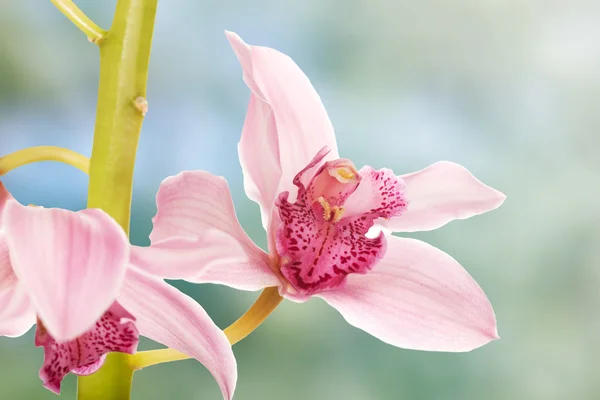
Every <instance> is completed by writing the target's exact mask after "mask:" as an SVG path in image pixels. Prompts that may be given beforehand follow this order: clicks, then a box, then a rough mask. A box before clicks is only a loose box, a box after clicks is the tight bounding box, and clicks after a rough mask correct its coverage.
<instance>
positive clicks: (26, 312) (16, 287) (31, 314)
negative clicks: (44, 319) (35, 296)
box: [0, 282, 35, 337]
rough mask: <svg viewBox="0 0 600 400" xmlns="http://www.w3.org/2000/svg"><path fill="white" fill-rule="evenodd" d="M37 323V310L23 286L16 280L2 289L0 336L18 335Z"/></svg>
mask: <svg viewBox="0 0 600 400" xmlns="http://www.w3.org/2000/svg"><path fill="white" fill-rule="evenodd" d="M33 324H35V310H34V309H33V307H32V306H31V302H30V301H29V297H28V296H27V292H25V290H24V289H23V286H22V285H20V284H18V283H17V282H14V284H13V285H11V286H5V287H4V288H2V289H0V336H8V337H18V336H21V335H23V334H25V333H26V332H27V331H28V330H29V329H30V328H31V327H32V326H33Z"/></svg>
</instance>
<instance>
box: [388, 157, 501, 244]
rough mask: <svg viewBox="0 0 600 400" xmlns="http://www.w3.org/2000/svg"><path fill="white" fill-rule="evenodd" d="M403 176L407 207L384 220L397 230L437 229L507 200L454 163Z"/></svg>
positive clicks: (443, 163)
mask: <svg viewBox="0 0 600 400" xmlns="http://www.w3.org/2000/svg"><path fill="white" fill-rule="evenodd" d="M401 178H402V179H403V180H404V182H405V183H406V198H407V200H408V203H409V205H408V208H407V210H406V211H405V212H404V213H403V214H402V215H400V216H398V217H393V218H391V219H390V220H389V221H382V222H381V225H383V226H384V227H386V228H388V229H391V230H392V231H394V232H416V231H429V230H433V229H437V228H439V227H441V226H443V225H445V224H447V223H448V222H451V221H453V220H455V219H466V218H470V217H473V216H475V215H478V214H482V213H485V212H488V211H491V210H493V209H495V208H498V207H500V205H501V204H502V203H503V202H504V199H506V196H505V195H504V194H502V193H500V192H499V191H497V190H495V189H493V188H491V187H489V186H487V185H485V184H484V183H482V182H480V181H479V180H478V179H477V178H475V177H474V176H473V175H472V174H471V173H470V172H469V171H468V170H467V169H466V168H465V167H463V166H461V165H458V164H455V163H452V162H447V161H442V162H438V163H435V164H433V165H430V166H429V167H427V168H425V169H423V170H421V171H418V172H414V173H412V174H407V175H403V176H402V177H401Z"/></svg>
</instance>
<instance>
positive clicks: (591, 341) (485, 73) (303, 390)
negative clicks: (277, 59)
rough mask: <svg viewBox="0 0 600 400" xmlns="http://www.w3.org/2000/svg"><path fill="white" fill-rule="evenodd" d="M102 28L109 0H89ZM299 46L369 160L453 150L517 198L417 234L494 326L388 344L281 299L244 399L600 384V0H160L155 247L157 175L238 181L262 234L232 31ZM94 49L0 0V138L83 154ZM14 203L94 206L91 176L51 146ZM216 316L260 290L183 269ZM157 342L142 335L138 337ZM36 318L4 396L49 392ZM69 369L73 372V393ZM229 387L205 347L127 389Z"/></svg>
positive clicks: (70, 395)
mask: <svg viewBox="0 0 600 400" xmlns="http://www.w3.org/2000/svg"><path fill="white" fill-rule="evenodd" d="M77 4H78V5H79V6H80V7H81V8H82V9H83V10H84V11H85V12H86V13H88V15H90V16H91V17H92V18H93V19H94V20H96V22H98V23H99V24H100V25H101V26H103V27H105V28H108V27H109V26H110V21H111V16H112V13H113V11H114V6H115V0H79V1H77ZM224 29H228V30H233V31H236V32H238V33H239V34H240V35H241V36H242V38H244V39H245V40H246V41H247V42H248V43H251V44H261V45H266V46H270V47H275V48H277V49H279V50H281V51H283V52H285V53H287V54H289V55H290V56H291V57H292V58H294V60H295V61H296V62H297V63H298V64H299V65H300V67H301V68H302V69H303V70H304V71H305V72H306V74H307V75H308V76H309V77H310V78H311V80H312V82H313V84H314V86H315V87H316V89H317V91H318V92H319V93H320V95H321V97H322V99H323V102H324V104H325V106H326V108H327V109H328V111H329V115H330V117H331V120H332V122H333V125H334V126H335V128H336V132H337V138H338V143H339V147H340V153H341V154H342V155H343V156H344V157H347V158H350V159H352V160H354V162H355V163H356V165H357V166H362V165H364V164H370V165H373V166H374V167H377V168H379V167H383V166H387V167H390V168H393V169H394V170H395V171H396V172H397V173H399V174H400V173H406V172H410V171H414V170H418V169H421V168H424V167H425V166H427V165H428V164H430V163H433V162H435V161H437V160H451V161H455V162H458V163H460V164H463V165H464V166H466V167H467V168H469V169H470V170H471V171H472V172H473V173H474V174H475V175H476V176H477V177H478V178H480V179H481V180H483V181H484V182H485V183H487V184H489V185H491V186H493V187H495V188H497V189H499V190H501V191H503V192H504V193H506V194H507V196H508V200H507V201H506V203H505V204H504V205H503V206H502V207H501V208H500V209H498V210H497V211H494V212H492V213H489V214H486V215H483V216H479V217H476V218H473V219H470V220H466V221H456V222H454V223H452V224H450V225H448V226H445V227H443V228H442V229H440V230H438V231H435V232H430V233H425V234H419V235H414V236H415V237H418V238H420V239H423V240H426V241H427V242H429V243H432V244H434V245H436V246H438V247H440V248H441V249H443V250H444V251H446V252H448V253H450V254H451V255H453V256H454V257H455V258H456V259H458V260H459V261H460V262H461V263H462V264H463V265H464V266H465V268H467V270H468V271H469V272H470V273H471V274H472V275H473V276H474V277H475V279H476V280H477V281H478V282H479V284H480V285H481V286H482V287H483V289H484V290H485V292H486V294H487V295H488V297H489V298H490V300H491V302H492V304H493V305H494V307H495V311H496V313H497V318H498V326H499V333H500V336H501V337H502V339H501V340H499V341H496V342H493V343H491V344H489V345H487V346H484V347H483V348H480V349H478V350H475V351H473V352H471V353H466V354H445V353H426V352H416V351H408V350H402V349H397V348H393V347H390V346H387V345H385V344H383V343H381V342H379V341H378V340H376V339H374V338H372V337H370V336H369V335H367V334H365V333H363V332H362V331H359V330H358V329H355V328H352V327H350V326H349V325H347V324H346V323H345V322H344V320H343V319H342V318H341V316H340V315H339V314H338V313H337V312H336V311H335V310H333V309H332V308H329V307H328V306H326V304H325V303H324V302H323V301H321V300H319V299H314V300H312V301H310V302H308V303H306V304H303V305H298V304H291V303H289V302H284V304H283V305H282V306H281V307H280V308H278V309H277V310H276V311H275V313H274V314H273V315H272V316H271V317H269V319H268V320H267V321H266V322H265V323H264V324H263V325H262V326H261V327H260V328H259V329H258V330H257V331H256V332H255V333H254V334H252V335H251V336H250V337H249V338H248V339H246V340H244V341H243V342H241V343H240V344H238V345H236V346H235V348H234V350H235V353H236V356H237V359H238V364H239V376H240V378H239V383H238V389H237V392H236V399H239V400H254V399H257V400H259V399H260V400H265V399H287V400H304V399H314V400H328V399H348V400H395V399H405V400H421V399H424V400H429V399H431V400H476V399H477V400H479V399H486V400H512V399H527V400H537V399H542V400H546V399H560V400H562V399H576V400H587V399H598V398H600V397H599V396H600V395H599V394H598V393H600V380H599V379H598V369H597V359H598V357H600V312H598V309H599V308H600V290H599V288H600V250H598V249H599V247H598V241H599V239H600V231H599V229H598V219H599V217H600V184H599V183H600V157H598V151H599V150H600V134H599V130H600V109H599V106H600V3H599V2H598V1H596V0H572V1H569V2H566V1H562V2H561V1H545V0H531V1H528V2H522V1H517V0H486V1H481V0H460V1H459V0H457V1H453V2H447V1H442V0H424V1H419V2H413V1H406V0H394V1H388V0H368V1H367V0H329V1H321V0H304V1H279V0H255V1H253V2H247V1H241V0H230V1H227V2H222V1H217V0H169V1H160V4H159V9H158V14H157V20H156V31H155V39H154V45H153V51H152V60H151V67H150V77H149V88H148V92H149V102H150V111H149V113H148V115H147V117H146V121H145V123H144V127H143V132H142V137H141V141H140V145H139V156H138V163H137V166H136V175H135V187H134V198H133V221H132V228H133V231H132V241H133V242H134V243H135V244H147V243H148V242H149V241H148V234H149V232H150V229H151V221H150V219H151V217H152V216H153V215H154V213H155V202H154V196H155V193H156V190H157V188H158V185H159V184H160V182H161V180H162V179H164V178H165V177H167V176H169V175H173V174H176V173H178V172H179V171H181V170H184V169H204V170H208V171H211V172H213V173H215V174H218V175H223V176H225V177H226V178H227V180H228V181H229V184H230V186H231V190H232V193H233V197H234V201H235V205H236V209H237V212H238V216H239V219H240V221H241V223H242V225H243V226H244V227H245V228H246V230H247V232H248V233H249V235H250V236H251V237H252V238H253V239H254V240H255V241H256V242H257V243H258V244H259V245H261V246H263V247H264V246H265V244H266V241H265V235H264V232H263V230H262V228H261V226H260V217H259V212H258V206H257V205H256V204H254V203H253V202H251V201H250V200H248V199H247V198H246V196H245V194H244V191H243V186H242V172H241V169H240V166H239V162H238V158H237V148H236V144H237V142H238V140H239V136H240V132H241V127H242V123H243V120H244V114H245V111H246V106H247V101H248V98H249V92H248V90H247V88H246V86H245V85H244V83H243V81H242V78H241V72H240V67H239V64H238V62H237V60H236V58H235V56H234V55H233V52H232V51H231V49H230V47H229V45H228V43H227V41H226V39H225V36H224V34H223V30H224ZM97 78H98V52H97V49H96V48H95V46H93V45H91V44H90V43H88V42H87V40H86V39H85V37H84V36H83V34H82V33H80V32H79V31H78V30H77V28H75V26H73V25H72V24H71V22H69V21H68V20H67V19H66V18H65V17H64V16H63V15H62V14H60V13H59V12H58V11H57V10H55V9H54V8H53V6H52V5H51V4H50V2H49V1H39V0H21V1H18V2H17V1H3V2H1V3H0V143H1V149H2V151H1V153H2V154H7V153H9V152H11V151H14V150H18V149H21V148H24V147H26V146H34V145H59V146H64V147H68V148H71V149H74V150H77V151H80V152H81V153H83V154H86V155H89V154H90V151H91V142H92V134H93V126H94V114H95V102H96V91H97ZM3 182H4V183H5V185H6V186H7V187H8V189H9V190H10V191H11V192H12V193H13V194H14V195H15V196H16V197H17V199H19V200H20V201H21V202H22V203H25V204H28V203H34V204H38V205H43V206H47V207H50V206H59V207H65V208H71V209H81V208H84V207H85V200H86V185H87V179H86V177H85V176H84V175H83V174H82V173H80V172H79V171H77V170H75V169H73V168H70V167H67V166H63V165H58V164H53V163H43V164H37V165H30V166H26V167H23V168H20V169H18V170H16V171H13V172H11V173H10V174H9V175H8V176H6V177H5V179H3ZM174 284H175V285H176V286H178V287H179V288H181V289H182V290H184V291H185V292H186V293H188V294H190V295H192V296H193V297H195V298H196V299H197V300H198V301H199V302H200V303H201V304H202V305H203V306H204V307H205V308H206V310H207V311H208V312H209V314H210V315H211V316H212V317H213V318H214V320H215V321H216V322H217V324H218V325H219V326H221V327H225V326H227V325H228V324H229V323H231V322H233V321H234V320H235V319H236V318H237V317H238V316H239V315H241V314H242V313H243V312H244V311H245V310H246V309H247V308H248V307H249V306H250V304H251V303H252V302H253V300H254V299H255V298H256V297H257V293H245V292H236V291H233V290H230V289H227V288H222V287H217V286H212V285H204V286H193V285H188V284H182V283H180V282H175V283H174ZM152 347H156V345H155V344H153V343H150V342H144V343H143V344H142V348H152ZM42 356H43V352H42V350H41V349H38V348H35V347H34V345H33V331H30V332H29V333H28V334H27V335H25V336H24V337H21V338H18V339H8V338H0V399H2V400H13V399H52V398H54V395H53V394H52V393H50V392H48V391H46V390H45V389H43V387H42V386H41V384H40V382H39V379H38V376H37V372H38V369H39V367H40V366H41V362H42ZM74 396H75V378H74V377H73V376H69V377H68V378H67V379H66V380H65V381H64V382H63V398H65V399H74V398H75V397H74ZM168 398H170V399H219V398H220V394H219V390H218V388H217V385H216V383H215V382H214V380H213V379H212V377H211V376H210V374H209V373H208V372H207V371H206V370H205V369H204V368H203V367H202V366H201V365H200V364H199V363H197V362H194V361H184V362H179V363H172V364H166V365H161V366H156V367H152V368H148V369H147V370H144V371H142V372H140V373H138V374H136V379H135V381H134V389H133V399H134V400H142V399H168Z"/></svg>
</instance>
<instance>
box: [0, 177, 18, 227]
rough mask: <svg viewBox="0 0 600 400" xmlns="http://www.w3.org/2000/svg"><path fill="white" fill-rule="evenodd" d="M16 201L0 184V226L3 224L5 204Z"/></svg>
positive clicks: (0, 183)
mask: <svg viewBox="0 0 600 400" xmlns="http://www.w3.org/2000/svg"><path fill="white" fill-rule="evenodd" d="M13 201H16V200H15V199H14V197H12V195H11V194H10V193H9V191H8V190H6V188H5V187H4V184H3V183H2V182H0V225H2V224H3V222H4V217H3V215H4V208H5V207H6V204H8V203H10V202H13Z"/></svg>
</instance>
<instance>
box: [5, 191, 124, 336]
mask: <svg viewBox="0 0 600 400" xmlns="http://www.w3.org/2000/svg"><path fill="white" fill-rule="evenodd" d="M4 227H5V229H6V237H7V243H8V249H9V252H10V260H11V262H12V266H13V269H14V271H15V274H16V275H17V277H18V279H19V281H20V282H21V283H22V284H23V285H24V287H25V288H26V290H27V292H28V294H29V298H30V300H31V302H32V304H33V306H34V308H35V309H36V311H37V314H38V316H39V318H40V319H41V320H42V322H43V323H44V325H45V326H46V328H47V329H48V331H49V332H50V334H51V335H52V336H53V337H54V338H55V339H56V340H58V341H67V340H70V339H73V338H75V337H77V336H79V335H81V334H82V333H84V332H85V331H87V330H88V329H89V328H90V327H91V326H92V325H93V324H94V323H95V322H96V321H97V320H98V319H99V318H100V316H101V315H102V314H104V312H105V311H106V310H107V309H108V308H109V307H110V305H111V304H112V303H113V301H114V299H115V297H116V295H117V293H118V292H119V289H120V286H121V283H122V281H123V278H124V274H125V269H126V268H127V261H128V258H129V243H128V240H127V237H126V235H125V233H124V232H123V230H122V229H121V227H120V226H119V225H118V224H117V223H116V222H115V221H114V220H113V219H112V218H110V216H108V214H106V213H104V212H103V211H100V210H96V209H89V210H84V211H78V212H72V211H67V210H61V209H52V208H51V209H45V208H41V207H25V206H22V205H20V204H18V203H17V202H10V203H9V204H8V205H7V206H6V209H5V214H4Z"/></svg>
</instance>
